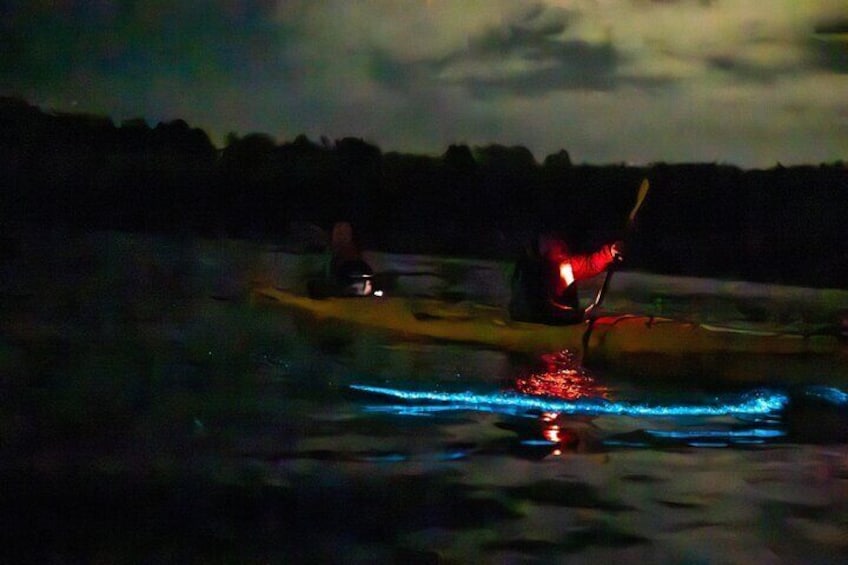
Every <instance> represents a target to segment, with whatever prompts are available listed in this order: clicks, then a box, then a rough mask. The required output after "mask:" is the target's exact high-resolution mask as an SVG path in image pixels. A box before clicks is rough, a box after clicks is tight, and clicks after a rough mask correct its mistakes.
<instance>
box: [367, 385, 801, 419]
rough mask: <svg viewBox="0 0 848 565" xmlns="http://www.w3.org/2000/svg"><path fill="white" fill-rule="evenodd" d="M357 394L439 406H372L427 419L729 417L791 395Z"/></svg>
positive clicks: (782, 402)
mask: <svg viewBox="0 0 848 565" xmlns="http://www.w3.org/2000/svg"><path fill="white" fill-rule="evenodd" d="M351 388H352V389H354V390H359V391H362V392H368V393H372V394H378V395H381V396H388V397H391V398H398V399H401V400H404V401H407V402H419V403H420V402H425V403H429V402H435V403H438V404H437V405H435V406H434V405H431V404H423V405H422V404H418V405H409V404H404V405H392V406H384V407H383V408H382V409H381V408H379V407H375V406H371V407H369V408H368V409H369V410H371V411H375V412H376V411H385V412H391V413H396V414H403V415H422V414H427V413H431V412H444V411H450V410H454V411H459V410H475V411H484V412H516V413H517V412H526V411H541V412H557V413H561V414H581V415H594V416H600V415H613V416H634V417H657V416H660V417H662V416H727V415H758V414H759V415H762V414H774V413H776V412H779V411H780V410H782V409H783V408H785V407H786V404H787V403H788V401H789V398H788V397H787V395H786V394H783V393H781V392H775V391H770V390H765V389H763V390H754V391H751V392H748V393H746V394H743V395H738V396H735V397H734V398H733V399H729V398H728V399H723V398H717V399H715V401H713V402H703V403H688V404H687V403H675V404H649V403H633V402H627V401H611V400H605V399H602V398H581V399H577V400H557V399H552V398H543V397H538V396H525V395H521V394H516V393H507V392H498V393H475V392H471V391H465V392H438V391H415V390H402V389H398V388H391V387H378V386H369V385H358V384H355V385H351Z"/></svg>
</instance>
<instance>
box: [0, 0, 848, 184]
mask: <svg viewBox="0 0 848 565" xmlns="http://www.w3.org/2000/svg"><path fill="white" fill-rule="evenodd" d="M0 18H2V19H0V34H2V37H0V39H2V41H0V43H2V45H3V47H2V49H0V94H2V95H7V96H18V97H21V98H23V99H25V100H27V101H28V102H30V103H32V104H35V105H38V106H40V107H41V108H42V109H44V110H57V111H74V112H87V113H95V114H101V115H108V116H110V117H112V119H114V120H115V122H116V123H120V122H121V120H124V119H128V118H136V117H145V118H146V119H147V120H148V122H149V123H150V124H151V125H155V124H156V123H157V122H159V121H170V120H173V119H177V118H182V119H185V120H186V121H187V122H188V123H189V124H191V125H192V126H195V127H201V128H203V129H205V130H206V131H207V132H208V133H209V134H210V136H211V138H212V140H213V141H214V142H215V143H216V144H218V145H222V144H223V143H224V140H225V139H226V136H227V134H228V133H229V132H234V133H236V134H239V135H246V134H248V133H254V132H260V133H267V134H269V135H271V136H273V137H274V138H275V139H277V140H278V141H280V142H282V141H288V140H292V139H294V138H295V137H296V136H297V135H298V134H301V133H303V134H306V135H307V136H308V137H309V138H311V139H315V140H317V139H319V138H320V137H321V136H327V137H328V138H330V139H338V138H341V137H346V136H354V137H361V138H363V139H365V140H367V141H369V142H371V143H374V144H376V145H378V146H379V147H380V148H381V149H382V150H383V151H394V150H398V151H403V152H415V153H427V154H434V155H435V154H441V153H442V152H444V150H445V149H446V148H447V146H448V145H450V144H452V143H466V144H469V145H472V146H475V145H486V144H489V143H499V144H503V145H523V146H526V147H528V148H529V149H530V150H531V151H533V153H534V154H535V155H536V158H537V159H539V160H541V159H543V158H544V157H545V156H546V155H548V154H550V153H555V152H557V151H559V150H560V149H566V150H568V151H569V152H570V153H571V156H572V159H573V160H574V161H575V162H578V163H582V162H585V163H596V164H601V163H619V162H627V163H634V164H647V163H651V162H658V161H665V162H692V161H696V162H719V163H727V164H735V165H739V166H742V167H771V166H774V165H775V164H776V163H777V162H780V163H782V164H784V165H790V164H801V163H813V164H818V163H821V162H833V161H836V160H845V159H846V158H848V0H803V1H802V0H558V1H554V0H552V1H539V2H531V1H506V0H456V1H452V0H421V1H401V0H362V1H354V0H291V1H272V0H244V1H236V0H208V1H200V0H139V1H129V0H127V1H106V0H54V1H48V0H11V1H10V0H4V1H3V2H0Z"/></svg>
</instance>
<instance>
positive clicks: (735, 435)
mask: <svg viewBox="0 0 848 565" xmlns="http://www.w3.org/2000/svg"><path fill="white" fill-rule="evenodd" d="M645 432H646V433H648V434H650V435H652V436H654V437H660V438H668V439H692V438H721V439H732V440H734V441H735V440H739V439H751V438H773V437H781V436H785V435H786V432H785V431H783V430H778V429H763V428H753V429H748V430H645Z"/></svg>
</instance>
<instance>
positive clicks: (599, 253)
mask: <svg viewBox="0 0 848 565" xmlns="http://www.w3.org/2000/svg"><path fill="white" fill-rule="evenodd" d="M648 188H649V183H648V179H644V180H643V181H642V183H641V185H640V186H639V190H638V193H637V195H636V204H635V206H634V207H633V209H632V210H631V211H630V214H629V215H628V217H627V224H626V226H625V233H627V232H629V231H631V230H632V228H633V225H634V223H635V220H636V213H637V212H638V211H639V208H640V207H641V206H642V203H643V202H644V200H645V196H647V194H648ZM623 251H624V244H623V242H622V241H616V242H613V243H608V244H606V245H603V246H602V247H601V248H600V249H598V250H596V251H594V252H592V253H587V254H580V253H572V251H571V250H570V249H569V245H568V243H567V242H566V238H565V237H563V236H562V235H561V234H558V233H556V232H547V233H542V234H540V235H538V236H537V237H536V238H535V240H534V241H533V242H532V243H531V244H530V245H529V246H528V249H527V252H526V253H525V254H524V255H522V257H521V258H520V259H519V260H518V262H517V263H516V265H515V270H514V271H513V276H512V283H511V291H512V296H511V298H510V302H509V314H510V317H511V318H512V319H513V320H517V321H523V322H536V323H543V324H551V325H559V324H577V323H580V322H582V321H584V320H588V321H589V322H590V324H589V328H588V330H587V331H586V335H585V336H584V342H586V343H588V336H589V334H590V333H591V328H592V324H591V322H592V321H593V320H594V316H595V314H594V311H595V309H597V308H598V306H600V304H601V302H602V301H603V299H604V296H605V294H606V291H607V288H609V283H610V278H611V276H612V273H613V272H614V269H613V267H615V265H617V264H619V263H620V262H621V261H622V253H623ZM605 271H606V276H605V278H604V282H603V284H602V285H601V288H600V290H599V291H598V294H597V296H596V297H595V300H594V301H593V302H592V304H590V305H589V307H588V308H586V309H585V310H582V309H581V308H580V303H579V300H578V295H577V281H580V280H583V279H588V278H591V277H594V276H596V275H599V274H601V273H603V272H605ZM586 343H584V349H585V345H586Z"/></svg>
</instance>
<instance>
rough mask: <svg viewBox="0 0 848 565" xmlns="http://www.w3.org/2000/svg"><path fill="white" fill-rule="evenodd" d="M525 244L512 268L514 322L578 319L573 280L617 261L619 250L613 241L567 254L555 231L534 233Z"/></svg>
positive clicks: (572, 321)
mask: <svg viewBox="0 0 848 565" xmlns="http://www.w3.org/2000/svg"><path fill="white" fill-rule="evenodd" d="M528 247H529V248H528V249H527V252H526V253H525V254H524V255H523V256H522V257H521V258H520V259H519V260H518V262H517V263H516V265H515V270H514V271H513V276H512V285H511V286H512V287H511V290H512V297H511V300H510V303H509V314H510V317H511V318H512V319H513V320H516V321H522V322H536V323H543V324H577V323H580V322H582V321H583V318H584V311H583V310H582V309H581V308H580V304H579V301H578V296H577V284H576V283H577V282H578V281H580V280H584V279H588V278H592V277H594V276H597V275H599V274H601V273H603V272H604V271H606V270H607V268H609V267H610V265H612V264H613V262H615V261H620V260H621V256H622V250H623V249H622V248H623V245H622V242H620V241H616V242H614V243H610V244H606V245H603V246H602V247H601V248H600V249H598V250H597V251H595V252H594V253H589V254H575V253H571V251H570V250H569V247H568V244H567V243H566V241H565V238H564V237H562V236H561V235H560V234H558V233H556V232H547V233H543V234H540V235H538V236H537V237H536V238H535V241H533V242H531V244H530V245H529V246H528Z"/></svg>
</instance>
